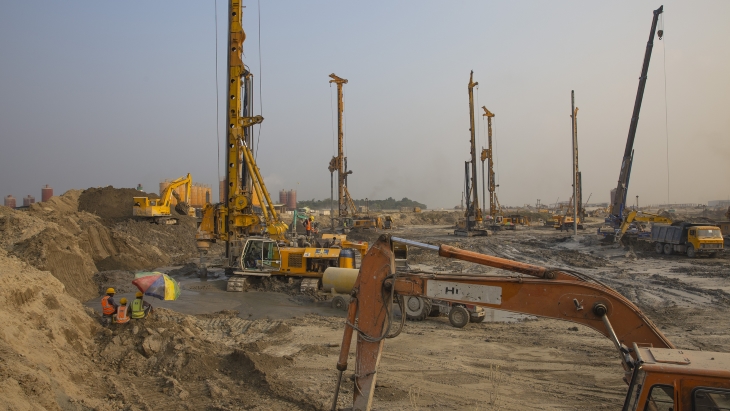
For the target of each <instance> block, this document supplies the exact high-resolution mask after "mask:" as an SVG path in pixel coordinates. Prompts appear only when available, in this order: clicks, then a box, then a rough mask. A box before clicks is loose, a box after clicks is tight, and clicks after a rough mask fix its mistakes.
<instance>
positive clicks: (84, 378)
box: [0, 250, 112, 410]
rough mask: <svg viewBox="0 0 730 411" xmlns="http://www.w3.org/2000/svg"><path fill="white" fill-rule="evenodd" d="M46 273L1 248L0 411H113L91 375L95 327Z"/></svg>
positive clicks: (84, 312) (91, 320) (90, 318)
mask: <svg viewBox="0 0 730 411" xmlns="http://www.w3.org/2000/svg"><path fill="white" fill-rule="evenodd" d="M63 290H64V286H63V284H61V282H60V281H58V280H57V279H56V278H54V277H53V276H52V275H51V274H50V273H48V272H43V271H38V270H36V269H35V268H33V267H30V266H28V265H27V264H24V263H22V262H21V261H19V260H18V259H16V258H13V257H9V256H8V255H7V254H6V252H5V251H4V250H0V322H1V323H2V324H3V326H2V331H0V392H2V393H3V394H2V395H0V408H2V409H17V410H21V409H28V410H30V409H49V410H50V409H65V410H76V409H91V408H95V409H102V410H104V409H111V408H112V407H107V406H105V405H104V401H103V398H104V396H105V393H104V391H103V390H102V389H100V387H99V386H98V385H97V383H98V381H99V380H97V379H96V378H89V376H90V375H93V370H94V369H95V368H96V365H95V364H94V363H93V362H92V358H91V355H90V353H91V352H92V351H93V349H94V341H93V335H94V333H95V332H96V331H97V330H98V328H99V327H98V325H97V323H96V322H95V321H94V320H93V319H92V317H90V315H89V313H88V312H87V310H85V309H84V307H83V306H81V304H80V303H79V302H78V301H76V300H74V299H73V298H71V297H70V296H69V295H68V294H66V293H65V292H64V291H63Z"/></svg>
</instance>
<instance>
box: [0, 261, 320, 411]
mask: <svg viewBox="0 0 730 411" xmlns="http://www.w3.org/2000/svg"><path fill="white" fill-rule="evenodd" d="M108 275H112V274H108ZM114 275H121V276H124V275H125V274H124V273H116V274H114ZM97 319H98V314H96V313H94V312H93V311H92V310H89V309H85V308H84V307H83V306H82V305H81V303H79V302H78V301H76V300H75V299H73V298H71V297H70V296H69V295H68V294H66V293H65V292H64V286H63V284H62V283H61V282H60V281H58V280H57V279H56V278H54V277H53V276H52V275H51V274H50V273H48V272H43V271H39V270H36V269H35V268H32V267H30V266H28V265H27V264H25V263H23V262H21V261H20V260H18V259H17V258H14V257H11V256H8V255H7V253H6V252H5V251H4V250H0V322H2V324H3V327H2V329H1V330H0V392H2V395H1V396H0V409H17V410H21V409H23V410H25V409H27V410H31V409H33V410H35V409H48V410H61V409H62V410H89V409H95V410H102V411H107V410H108V411H111V410H122V409H124V410H156V409H221V410H223V409H241V407H243V409H252V410H298V409H312V408H313V406H314V405H315V404H314V403H313V402H311V401H310V400H308V399H306V398H300V397H298V396H295V395H294V394H293V393H289V392H288V391H287V392H286V395H282V391H281V388H280V387H279V385H280V383H279V382H278V380H277V379H276V378H273V375H274V374H275V373H276V371H277V370H278V369H280V368H284V367H290V366H291V364H292V362H293V360H292V359H291V357H287V356H282V355H272V354H269V353H264V352H262V350H264V349H265V348H266V347H268V346H269V345H271V344H272V343H274V342H277V341H281V340H282V339H286V338H289V334H290V333H291V331H290V328H289V327H288V326H287V325H286V324H284V323H282V322H281V321H270V320H256V321H250V320H243V319H241V318H238V317H237V316H236V313H235V312H220V313H217V314H214V315H208V316H200V317H193V316H188V315H183V314H178V313H175V312H173V311H169V310H165V309H156V310H155V312H154V314H153V315H152V316H151V317H150V318H147V319H145V320H139V321H137V320H133V322H132V323H130V324H125V325H114V326H112V327H111V328H102V327H100V326H99V325H98V321H97ZM262 339H268V340H271V341H267V342H263V341H260V340H262ZM290 394H291V395H290ZM316 405H319V404H316Z"/></svg>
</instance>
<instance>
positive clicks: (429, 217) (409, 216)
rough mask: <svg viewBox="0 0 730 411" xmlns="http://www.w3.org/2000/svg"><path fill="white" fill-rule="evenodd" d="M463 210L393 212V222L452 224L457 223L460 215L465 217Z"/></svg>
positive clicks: (402, 224) (396, 223) (400, 223)
mask: <svg viewBox="0 0 730 411" xmlns="http://www.w3.org/2000/svg"><path fill="white" fill-rule="evenodd" d="M463 216H464V212H463V211H424V212H422V213H396V214H391V217H392V218H393V224H394V225H395V226H396V227H398V226H404V225H451V224H456V222H457V221H458V219H459V217H463Z"/></svg>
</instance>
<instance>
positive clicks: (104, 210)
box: [78, 186, 159, 219]
mask: <svg viewBox="0 0 730 411" xmlns="http://www.w3.org/2000/svg"><path fill="white" fill-rule="evenodd" d="M133 197H150V198H159V196H158V195H157V194H155V193H145V192H144V191H138V190H135V189H134V188H114V187H112V186H107V187H102V188H89V189H88V190H84V192H83V193H82V194H81V195H80V196H79V199H78V209H79V210H80V211H86V212H89V213H91V214H95V215H98V216H99V217H101V218H103V219H119V218H131V217H132V207H133V206H134V200H133Z"/></svg>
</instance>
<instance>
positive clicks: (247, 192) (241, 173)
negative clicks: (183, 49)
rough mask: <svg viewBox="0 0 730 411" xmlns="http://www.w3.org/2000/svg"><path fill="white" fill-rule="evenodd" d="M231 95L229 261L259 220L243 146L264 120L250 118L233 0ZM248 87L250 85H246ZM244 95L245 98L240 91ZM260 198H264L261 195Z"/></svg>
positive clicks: (239, 10) (239, 12) (239, 11)
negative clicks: (254, 208) (237, 245)
mask: <svg viewBox="0 0 730 411" xmlns="http://www.w3.org/2000/svg"><path fill="white" fill-rule="evenodd" d="M228 18H229V21H228V27H229V33H228V95H229V96H230V98H228V99H227V100H228V101H227V104H226V108H227V110H226V112H227V113H228V114H227V118H228V127H226V128H227V132H228V135H227V142H228V144H227V146H228V149H227V150H226V165H227V167H226V188H225V198H226V209H227V216H226V218H225V223H224V224H225V230H224V231H223V232H221V234H220V236H221V239H222V240H224V241H226V255H227V257H228V258H229V260H233V259H235V258H237V256H238V254H239V253H240V250H236V249H234V248H236V247H235V245H236V244H237V243H238V242H239V240H240V239H242V238H243V237H246V236H247V235H249V234H250V230H251V229H252V228H253V227H255V226H257V225H258V223H259V222H260V220H259V218H258V216H256V215H255V214H254V212H253V204H252V203H253V201H252V199H253V195H252V194H253V190H252V184H251V173H250V171H249V170H248V169H247V168H246V167H245V166H244V159H243V150H242V146H247V147H249V148H250V147H252V137H251V129H252V127H253V125H254V124H259V123H261V122H262V121H264V118H263V117H261V116H255V117H251V116H250V112H251V109H252V107H251V104H250V103H251V102H252V100H253V99H252V98H251V96H252V93H251V92H250V88H249V87H250V85H251V84H252V82H251V79H252V74H251V73H249V72H248V71H247V70H246V68H245V67H244V64H243V42H244V41H245V40H246V34H245V33H244V31H243V22H242V21H243V5H242V1H237V0H232V1H231V2H230V3H229V10H228ZM247 86H249V87H247ZM242 93H243V94H244V95H243V98H242V96H241V94H242ZM259 201H263V199H262V198H260V197H259Z"/></svg>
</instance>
